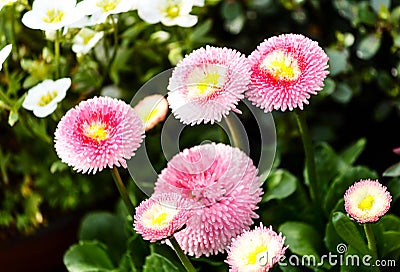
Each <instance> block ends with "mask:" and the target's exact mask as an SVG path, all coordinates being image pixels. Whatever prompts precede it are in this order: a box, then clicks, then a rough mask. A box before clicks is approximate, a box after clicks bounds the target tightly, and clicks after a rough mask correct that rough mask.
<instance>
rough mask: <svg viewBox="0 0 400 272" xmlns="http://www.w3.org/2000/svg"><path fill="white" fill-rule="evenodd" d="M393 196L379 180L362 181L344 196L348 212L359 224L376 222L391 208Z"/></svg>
mask: <svg viewBox="0 0 400 272" xmlns="http://www.w3.org/2000/svg"><path fill="white" fill-rule="evenodd" d="M391 201H392V196H391V195H390V193H389V192H388V191H387V188H386V187H385V186H383V185H382V184H381V183H379V181H377V180H370V179H366V180H360V181H358V182H356V183H354V184H353V185H352V186H350V187H349V188H348V189H347V191H346V193H345V195H344V204H345V209H346V212H347V213H348V214H349V215H350V216H351V218H353V219H354V220H356V221H357V222H359V223H367V222H376V221H378V220H379V218H381V217H382V216H383V215H384V214H385V213H386V212H387V211H388V210H389V208H390V202H391Z"/></svg>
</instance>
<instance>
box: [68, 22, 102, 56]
mask: <svg viewBox="0 0 400 272" xmlns="http://www.w3.org/2000/svg"><path fill="white" fill-rule="evenodd" d="M103 36H104V32H103V31H94V30H92V29H90V28H82V29H81V30H79V32H78V33H77V34H76V35H75V37H74V38H73V40H72V42H73V45H72V51H74V52H75V53H77V54H83V55H85V54H87V53H88V52H89V51H90V50H91V49H92V48H93V47H95V46H96V44H97V43H98V42H99V41H100V40H101V39H102V38H103Z"/></svg>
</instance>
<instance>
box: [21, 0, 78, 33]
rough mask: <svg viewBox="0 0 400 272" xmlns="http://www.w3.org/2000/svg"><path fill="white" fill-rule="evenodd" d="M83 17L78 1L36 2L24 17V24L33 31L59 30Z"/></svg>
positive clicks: (53, 0) (36, 0) (39, 0)
mask: <svg viewBox="0 0 400 272" xmlns="http://www.w3.org/2000/svg"><path fill="white" fill-rule="evenodd" d="M82 17H83V12H82V11H80V10H79V9H78V8H77V7H76V0H62V1H60V0H56V1H55V0H35V1H34V2H33V4H32V10H30V11H28V12H27V13H25V14H24V16H23V17H22V23H23V24H24V25H25V26H27V27H29V28H32V29H41V30H45V31H46V30H58V29H61V28H62V27H64V26H67V25H70V24H72V23H74V22H76V21H79V20H80V19H81V18H82Z"/></svg>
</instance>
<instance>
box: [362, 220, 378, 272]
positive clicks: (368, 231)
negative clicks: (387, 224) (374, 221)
mask: <svg viewBox="0 0 400 272" xmlns="http://www.w3.org/2000/svg"><path fill="white" fill-rule="evenodd" d="M364 232H365V236H366V237H367V242H368V249H369V252H370V253H371V255H372V260H373V263H375V262H376V260H377V259H378V252H377V250H376V241H375V235H374V232H373V231H372V228H371V224H368V223H365V224H364ZM372 267H373V268H372V271H380V270H379V268H378V267H377V266H372Z"/></svg>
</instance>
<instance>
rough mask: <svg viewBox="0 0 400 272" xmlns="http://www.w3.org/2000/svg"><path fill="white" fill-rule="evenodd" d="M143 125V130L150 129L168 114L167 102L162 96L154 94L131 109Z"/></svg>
mask: <svg viewBox="0 0 400 272" xmlns="http://www.w3.org/2000/svg"><path fill="white" fill-rule="evenodd" d="M133 109H134V110H135V111H136V113H137V114H138V115H139V117H140V119H141V120H142V122H143V124H144V130H145V131H148V130H150V129H152V128H153V127H154V126H155V125H157V124H158V123H160V122H162V121H164V119H165V117H166V116H167V113H168V102H167V99H165V97H164V96H162V95H159V94H154V95H150V96H146V97H145V98H143V99H142V100H140V101H139V103H138V104H137V105H136V106H135V107H134V108H133Z"/></svg>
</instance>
